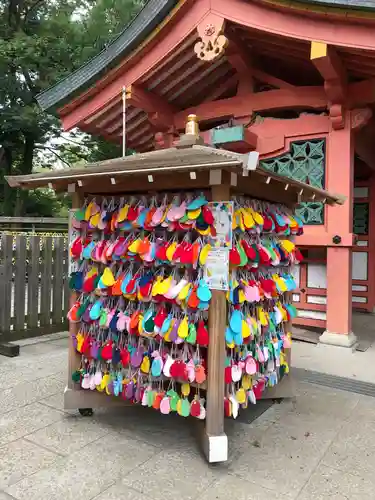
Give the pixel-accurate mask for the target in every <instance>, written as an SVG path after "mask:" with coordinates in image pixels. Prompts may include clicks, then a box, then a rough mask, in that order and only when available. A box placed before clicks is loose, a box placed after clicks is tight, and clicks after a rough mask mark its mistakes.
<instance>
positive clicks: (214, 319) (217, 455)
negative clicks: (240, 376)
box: [203, 176, 230, 462]
mask: <svg viewBox="0 0 375 500" xmlns="http://www.w3.org/2000/svg"><path fill="white" fill-rule="evenodd" d="M219 177H220V178H221V176H219ZM217 180H218V182H221V179H219V178H217ZM229 199H230V185H229V182H228V183H224V184H220V183H219V184H218V185H213V186H212V201H228V200H229ZM226 321H227V301H226V296H225V292H224V291H219V290H212V298H211V303H210V309H209V318H208V329H209V336H210V343H209V346H208V360H207V361H208V374H207V384H208V387H207V402H206V410H207V415H206V432H205V436H204V442H203V449H204V452H205V454H206V457H207V460H208V461H209V462H225V461H226V460H228V438H227V435H226V434H225V432H224V390H225V384H224V363H225V326H226Z"/></svg>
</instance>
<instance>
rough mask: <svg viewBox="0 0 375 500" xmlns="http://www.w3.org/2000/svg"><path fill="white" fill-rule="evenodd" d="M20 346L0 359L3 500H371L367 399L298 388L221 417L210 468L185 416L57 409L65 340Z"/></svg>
mask: <svg viewBox="0 0 375 500" xmlns="http://www.w3.org/2000/svg"><path fill="white" fill-rule="evenodd" d="M21 344H22V346H21V355H20V357H18V358H14V359H8V358H3V357H0V500H12V499H19V500H52V499H53V500H73V499H74V500H76V499H79V500H90V499H95V500H127V499H128V500H146V499H148V500H162V499H163V500H168V499H175V498H176V497H177V498H181V499H182V500H190V499H194V500H195V499H197V498H199V499H200V500H226V499H228V498H236V499H237V500H269V499H270V498H273V499H275V500H279V499H280V500H281V499H283V500H289V499H298V500H313V499H314V500H320V499H329V500H332V499H334V500H344V499H350V500H363V499H373V498H374V491H375V476H374V474H373V470H374V467H375V432H374V431H375V422H374V418H373V417H374V415H375V398H371V397H366V396H361V395H358V394H354V393H351V392H342V391H338V390H332V389H326V388H323V387H319V386H315V385H312V384H307V383H297V388H296V399H295V400H294V401H284V402H283V403H282V404H280V405H273V406H272V407H270V408H269V409H268V410H266V411H265V412H264V413H263V414H262V415H261V416H260V417H259V418H257V419H256V420H255V421H253V422H252V423H250V424H245V423H243V422H237V421H232V420H228V421H227V422H226V432H227V434H228V437H229V441H230V456H229V461H228V462H227V463H225V464H221V465H211V466H209V465H208V464H207V463H206V462H205V460H204V459H203V458H202V456H201V455H200V452H199V449H198V447H197V444H196V441H195V439H194V429H195V427H194V425H192V422H191V421H190V420H185V419H183V418H182V417H178V416H176V415H170V416H167V417H166V416H163V415H161V414H159V413H157V412H155V411H154V410H152V409H151V410H148V409H145V408H142V407H136V406H134V407H131V408H120V409H117V410H111V411H108V410H104V409H103V410H100V411H97V412H95V415H94V417H92V418H84V417H81V416H80V415H79V414H78V413H76V412H71V411H70V412H66V411H64V410H63V396H62V392H63V388H64V386H65V383H66V379H67V338H66V336H65V335H57V336H56V335H55V336H49V337H48V338H43V339H32V340H31V341H29V342H25V341H24V342H22V343H21ZM360 354H362V355H364V354H366V353H360ZM294 358H298V356H296V355H294ZM249 411H251V410H249Z"/></svg>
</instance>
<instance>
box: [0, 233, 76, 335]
mask: <svg viewBox="0 0 375 500" xmlns="http://www.w3.org/2000/svg"><path fill="white" fill-rule="evenodd" d="M0 234H1V236H0V340H1V341H9V340H17V339H21V338H25V337H33V336H38V335H43V334H47V333H52V332H56V331H62V330H65V329H66V328H67V321H66V314H67V311H68V304H69V286H68V285H69V277H68V265H69V264H68V252H67V246H68V238H67V236H35V235H25V234H20V235H16V236H13V235H10V234H6V233H0Z"/></svg>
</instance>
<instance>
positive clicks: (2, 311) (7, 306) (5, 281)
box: [0, 234, 13, 333]
mask: <svg viewBox="0 0 375 500" xmlns="http://www.w3.org/2000/svg"><path fill="white" fill-rule="evenodd" d="M0 256H1V257H0V262H1V264H0V332H4V333H8V332H10V324H11V298H12V257H13V236H11V235H8V234H3V235H2V236H1V254H0Z"/></svg>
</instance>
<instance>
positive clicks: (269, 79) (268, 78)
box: [253, 68, 295, 89]
mask: <svg viewBox="0 0 375 500" xmlns="http://www.w3.org/2000/svg"><path fill="white" fill-rule="evenodd" d="M253 77H254V78H257V79H258V80H260V81H261V82H262V83H268V85H272V86H273V87H276V88H278V89H294V88H295V85H292V84H291V83H288V82H285V81H284V80H281V79H280V78H277V77H276V76H272V75H270V74H268V73H266V72H265V71H262V70H260V69H256V68H253Z"/></svg>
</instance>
